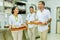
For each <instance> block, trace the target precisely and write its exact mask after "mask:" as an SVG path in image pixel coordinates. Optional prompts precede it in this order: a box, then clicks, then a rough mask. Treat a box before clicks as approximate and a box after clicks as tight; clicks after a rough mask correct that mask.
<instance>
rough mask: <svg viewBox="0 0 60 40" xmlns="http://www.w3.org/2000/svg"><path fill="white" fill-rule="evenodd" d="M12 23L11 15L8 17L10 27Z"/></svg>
mask: <svg viewBox="0 0 60 40" xmlns="http://www.w3.org/2000/svg"><path fill="white" fill-rule="evenodd" d="M11 24H12V23H11V17H9V28H11V27H12V25H11Z"/></svg>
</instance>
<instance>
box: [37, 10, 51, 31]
mask: <svg viewBox="0 0 60 40" xmlns="http://www.w3.org/2000/svg"><path fill="white" fill-rule="evenodd" d="M50 18H51V15H50V11H49V10H47V9H44V10H43V11H42V12H41V11H40V10H38V11H37V14H36V19H37V20H38V21H39V22H47V21H48V20H49V19H50ZM47 29H48V25H38V31H40V32H43V31H45V30H47Z"/></svg>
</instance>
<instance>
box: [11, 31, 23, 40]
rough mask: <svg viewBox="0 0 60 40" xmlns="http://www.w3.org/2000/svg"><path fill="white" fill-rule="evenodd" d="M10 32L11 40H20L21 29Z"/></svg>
mask: <svg viewBox="0 0 60 40" xmlns="http://www.w3.org/2000/svg"><path fill="white" fill-rule="evenodd" d="M11 32H12V36H13V40H22V36H23V30H20V31H11Z"/></svg>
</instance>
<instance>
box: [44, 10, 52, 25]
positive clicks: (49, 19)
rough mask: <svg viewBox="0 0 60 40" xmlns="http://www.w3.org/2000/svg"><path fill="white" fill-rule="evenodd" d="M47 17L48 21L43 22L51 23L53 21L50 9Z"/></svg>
mask: <svg viewBox="0 0 60 40" xmlns="http://www.w3.org/2000/svg"><path fill="white" fill-rule="evenodd" d="M47 19H48V20H47V21H46V22H44V23H43V24H45V25H47V24H48V23H50V22H51V21H52V18H51V13H50V11H49V10H48V11H47Z"/></svg>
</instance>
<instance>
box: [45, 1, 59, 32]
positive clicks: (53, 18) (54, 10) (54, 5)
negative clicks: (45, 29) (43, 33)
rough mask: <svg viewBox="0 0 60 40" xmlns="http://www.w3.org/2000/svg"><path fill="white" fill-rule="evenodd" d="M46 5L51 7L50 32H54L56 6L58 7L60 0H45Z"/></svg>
mask: <svg viewBox="0 0 60 40" xmlns="http://www.w3.org/2000/svg"><path fill="white" fill-rule="evenodd" d="M45 2H46V6H48V7H50V8H51V15H52V23H51V33H56V8H57V7H60V0H45Z"/></svg>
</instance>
